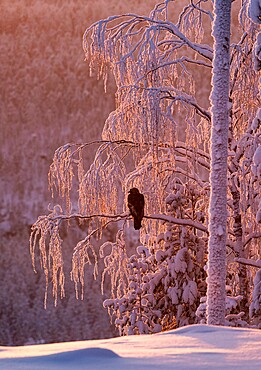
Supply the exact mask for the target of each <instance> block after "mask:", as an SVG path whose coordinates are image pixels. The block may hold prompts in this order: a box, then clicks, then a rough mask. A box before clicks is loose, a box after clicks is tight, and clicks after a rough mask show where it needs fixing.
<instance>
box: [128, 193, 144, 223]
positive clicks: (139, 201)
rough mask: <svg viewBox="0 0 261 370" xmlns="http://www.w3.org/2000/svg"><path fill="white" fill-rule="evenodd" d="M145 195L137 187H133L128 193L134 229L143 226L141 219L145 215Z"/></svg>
mask: <svg viewBox="0 0 261 370" xmlns="http://www.w3.org/2000/svg"><path fill="white" fill-rule="evenodd" d="M144 204H145V201H144V195H143V194H141V193H140V192H139V190H138V189H137V188H132V189H130V191H129V195H128V207H129V210H130V214H131V215H132V217H133V219H134V229H135V230H139V229H140V228H141V220H142V218H143V216H144Z"/></svg>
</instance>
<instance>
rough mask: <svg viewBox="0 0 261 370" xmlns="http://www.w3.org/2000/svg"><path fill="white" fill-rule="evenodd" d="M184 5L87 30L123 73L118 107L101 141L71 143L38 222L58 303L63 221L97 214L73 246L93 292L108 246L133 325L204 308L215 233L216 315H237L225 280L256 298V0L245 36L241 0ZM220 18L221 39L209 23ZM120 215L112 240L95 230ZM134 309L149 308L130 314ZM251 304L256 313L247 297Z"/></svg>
mask: <svg viewBox="0 0 261 370" xmlns="http://www.w3.org/2000/svg"><path fill="white" fill-rule="evenodd" d="M179 4H180V2H177V1H175V0H166V1H163V2H161V3H159V4H157V5H156V6H155V8H154V9H153V10H152V11H151V13H150V14H149V15H148V16H145V15H142V16H141V15H137V14H123V15H118V16H111V17H109V18H107V19H105V20H101V21H99V22H97V23H95V24H93V25H91V26H90V27H89V28H87V30H86V32H85V34H84V36H83V47H84V51H85V55H86V59H87V60H88V61H89V67H90V72H91V74H96V75H97V76H98V78H100V77H102V78H103V79H104V84H105V88H106V84H107V81H108V76H109V75H110V74H112V75H113V77H114V80H115V83H116V87H117V92H116V100H115V102H116V109H115V111H114V112H112V113H111V114H110V116H109V117H108V119H107V120H106V122H105V125H104V129H103V132H102V138H101V140H100V141H96V142H92V143H90V142H89V143H88V142H87V143H84V142H83V143H75V144H73V143H68V144H66V145H64V146H62V147H60V148H58V149H57V150H56V152H55V155H54V160H53V163H52V165H51V168H50V172H49V182H50V188H51V190H52V192H53V196H56V195H57V193H58V195H60V197H61V201H60V203H59V204H58V205H55V206H53V207H52V208H51V209H50V213H49V215H47V216H41V217H39V219H38V220H37V222H36V223H35V224H34V225H33V228H32V234H31V244H30V246H31V255H32V259H33V262H34V261H35V256H36V251H37V247H39V251H40V261H41V266H42V268H43V270H44V273H45V276H46V289H47V290H48V287H49V281H50V279H51V281H52V285H53V294H54V298H55V302H57V301H58V293H60V295H61V297H63V295H64V294H65V292H64V278H65V277H64V273H63V251H62V240H61V238H60V234H59V226H60V223H61V222H69V221H70V220H71V219H76V220H78V221H79V223H81V222H84V226H85V227H86V238H84V240H81V241H79V243H78V244H77V245H76V246H75V248H74V252H73V256H72V273H71V278H72V280H73V281H74V283H75V287H76V292H77V296H78V292H80V293H81V297H82V298H83V291H84V284H85V279H84V271H85V268H86V265H93V272H94V275H95V276H96V275H97V273H98V271H97V265H98V264H97V261H98V258H99V257H98V255H99V253H100V257H101V258H103V259H104V271H103V273H102V276H103V279H102V280H103V281H104V279H106V277H108V278H109V279H110V282H111V296H110V297H107V298H108V299H109V301H108V300H107V301H106V304H105V306H106V308H108V309H109V310H111V311H112V314H113V315H115V316H116V321H115V323H117V325H118V326H119V327H120V330H121V331H122V332H124V333H125V334H126V333H128V331H129V329H130V328H131V330H130V332H132V333H137V332H155V331H156V330H159V328H163V327H165V326H166V327H170V326H171V325H172V321H173V320H172V319H173V317H174V318H175V320H176V321H175V320H174V321H175V322H176V323H178V325H185V324H188V323H191V318H192V319H193V320H196V318H195V316H196V315H195V311H196V307H197V305H199V303H200V302H199V301H200V299H204V296H205V294H206V290H205V288H204V289H202V284H203V280H204V271H205V264H206V257H207V249H206V246H207V241H208V235H209V231H210V239H209V250H210V253H209V265H208V272H209V276H208V284H209V290H208V303H207V304H208V306H209V309H208V320H209V323H213V324H221V323H224V316H225V313H224V305H225V303H224V302H225V298H226V297H225V282H227V283H228V282H230V283H231V291H232V294H233V295H235V296H236V297H237V298H236V301H237V302H242V299H241V298H242V297H243V296H242V297H241V295H240V293H243V295H244V296H245V301H246V302H249V301H250V299H251V292H252V290H253V281H252V279H253V274H252V272H251V270H250V269H249V268H245V266H244V267H243V268H242V266H241V265H242V264H240V266H241V268H242V270H241V271H245V272H246V273H245V275H244V276H245V278H242V276H241V277H239V276H238V272H237V268H236V267H235V265H236V266H238V263H239V262H238V261H239V260H241V258H248V257H249V256H250V255H251V256H252V257H253V256H254V258H255V259H258V258H260V248H258V240H259V238H260V232H259V229H258V222H259V221H257V218H256V214H257V213H258V186H259V183H258V177H257V176H255V177H253V176H251V165H252V164H253V155H254V152H255V150H256V149H257V147H258V143H259V141H260V120H259V119H256V120H255V117H256V106H257V105H258V97H257V90H258V89H257V79H258V76H257V75H256V74H255V73H254V71H253V61H252V50H253V48H254V40H255V33H256V31H255V29H254V28H253V27H252V25H251V24H250V22H249V19H248V18H247V16H246V12H247V9H246V6H245V5H246V4H244V6H243V7H242V9H241V10H240V13H239V26H240V27H241V30H242V34H240V35H234V38H235V40H236V41H235V42H234V43H233V44H231V43H230V41H229V20H230V5H231V4H230V2H228V4H225V5H224V4H223V3H222V2H220V1H219V2H216V4H215V6H216V8H215V9H212V2H211V1H203V0H200V1H198V2H194V1H189V2H185V4H182V5H183V9H180V13H179V14H177V9H178V5H179ZM221 5H222V6H221ZM221 11H223V12H221ZM223 13H224V15H223ZM214 16H215V27H214V31H213V34H214V37H215V38H216V42H215V44H214V50H213V44H212V43H211V42H209V41H210V40H209V39H208V32H209V30H210V28H211V25H212V22H213V19H214ZM223 25H224V28H222V31H221V30H220V27H223ZM225 26H226V27H225ZM205 30H206V31H207V32H206V33H204V31H205ZM207 42H209V43H207ZM220 48H221V51H220ZM229 49H230V50H231V57H230V58H229ZM213 58H214V59H213ZM219 58H221V59H219ZM212 64H214V68H212ZM229 65H230V73H229ZM220 71H221V73H220ZM211 73H213V79H212V84H213V91H212V95H211V104H212V109H210V104H209V100H208V94H209V90H210V88H209V87H210V76H211ZM203 83H205V85H206V91H203V89H202V84H203ZM229 83H230V84H229ZM242 87H243V89H242ZM220 90H221V91H220ZM228 98H229V99H228ZM228 100H229V101H230V105H228ZM228 115H229V122H228ZM254 121H255V124H254V123H253V122H254ZM211 127H212V133H211ZM210 133H211V142H212V148H211V151H210V146H209V143H210ZM95 145H96V146H98V149H97V150H96V152H95V156H94V160H93V164H92V165H91V166H90V168H89V169H87V170H86V169H85V167H84V151H85V150H87V149H89V148H92V146H95ZM227 145H228V147H229V160H228V161H227ZM210 157H211V158H212V160H211V161H210ZM227 162H228V163H227ZM210 170H211V171H210ZM210 174H211V175H210ZM227 185H228V186H227ZM132 187H136V188H138V189H139V190H140V192H141V193H143V194H144V196H145V215H144V218H143V221H142V228H141V229H140V234H139V242H138V245H137V251H136V252H135V253H136V255H133V256H129V250H128V236H129V235H130V233H132V231H131V230H132V226H133V225H132V223H131V222H132V221H131V217H130V215H129V212H128V210H127V205H126V203H127V202H126V200H127V194H128V191H129V189H130V188H132ZM210 188H211V198H210ZM75 190H77V192H76V191H75ZM76 195H78V199H77V196H76ZM226 199H227V201H226ZM209 201H210V203H209ZM209 204H210V205H209ZM208 205H209V209H210V212H208V211H207V208H208ZM226 209H227V211H228V214H227V213H226ZM242 212H244V217H241V216H242ZM227 215H228V217H227ZM112 223H116V225H117V228H118V232H117V233H116V237H115V240H108V241H106V242H105V243H102V242H100V244H101V245H100V247H99V248H98V251H97V248H96V247H95V242H94V239H95V238H97V239H98V240H99V239H100V238H101V237H102V235H103V233H104V230H105V229H106V228H107V227H108V226H109V225H111V224H112ZM209 224H210V228H209V227H208V226H209ZM226 224H227V225H226ZM208 229H209V231H208ZM246 246H247V248H246ZM144 251H145V252H144ZM146 251H147V252H146ZM144 253H145V254H144ZM217 254H218V257H216V255H217ZM225 257H226V258H225ZM220 261H221V262H220ZM225 264H226V265H225ZM34 268H35V270H36V268H37V265H36V264H35V263H34ZM226 268H227V270H228V271H229V274H227V275H226ZM146 284H147V285H146ZM203 285H204V284H203ZM245 288H247V289H246V292H247V293H246V294H245V293H244V291H245ZM47 290H46V291H47ZM162 291H163V292H164V294H161V293H162ZM215 303H217V306H215ZM153 304H155V306H154V307H153ZM132 307H133V310H134V313H135V312H136V313H137V312H138V313H139V314H138V315H137V314H133V315H132V314H131V309H132ZM156 307H157V309H156ZM163 307H164V309H163ZM240 309H241V310H242V312H243V314H244V315H245V316H248V313H247V305H244V306H242V307H240ZM152 311H153V312H152ZM242 312H238V314H240V315H241V316H242V315H243V314H242ZM226 313H229V312H226ZM155 315H156V316H155ZM241 316H240V317H241ZM166 317H168V320H170V321H168V324H167V325H165V324H164V320H165V319H166ZM149 318H150V319H149ZM148 320H151V323H148ZM239 321H240V320H239ZM155 328H156V329H155Z"/></svg>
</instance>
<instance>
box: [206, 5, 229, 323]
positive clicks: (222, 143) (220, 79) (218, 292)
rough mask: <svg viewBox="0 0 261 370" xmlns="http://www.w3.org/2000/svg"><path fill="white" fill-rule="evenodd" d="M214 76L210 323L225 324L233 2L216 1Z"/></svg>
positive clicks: (209, 288) (208, 314)
mask: <svg viewBox="0 0 261 370" xmlns="http://www.w3.org/2000/svg"><path fill="white" fill-rule="evenodd" d="M214 14H215V17H214V23H213V31H212V36H213V38H214V59H213V75H212V92H211V104H212V131H211V173H210V186H211V194H210V206H209V217H210V222H209V233H210V237H209V245H208V248H209V257H208V258H209V260H208V278H207V283H208V288H207V324H209V325H211V324H212V325H223V324H224V323H225V300H226V290H225V286H226V234H227V233H226V223H227V209H226V207H227V151H228V149H227V147H228V123H229V106H228V102H229V46H230V17H231V1H227V0H215V2H214Z"/></svg>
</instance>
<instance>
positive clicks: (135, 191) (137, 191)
mask: <svg viewBox="0 0 261 370" xmlns="http://www.w3.org/2000/svg"><path fill="white" fill-rule="evenodd" d="M129 193H130V194H139V193H140V192H139V189H137V188H131V189H130V190H129Z"/></svg>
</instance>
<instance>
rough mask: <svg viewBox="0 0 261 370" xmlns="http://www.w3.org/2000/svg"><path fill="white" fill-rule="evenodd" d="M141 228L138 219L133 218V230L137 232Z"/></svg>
mask: <svg viewBox="0 0 261 370" xmlns="http://www.w3.org/2000/svg"><path fill="white" fill-rule="evenodd" d="M140 228H141V220H140V219H138V218H136V217H135V218H134V229H135V230H139V229H140Z"/></svg>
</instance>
